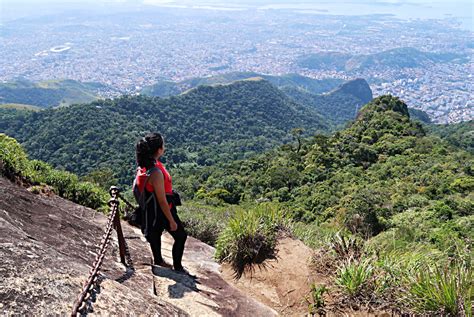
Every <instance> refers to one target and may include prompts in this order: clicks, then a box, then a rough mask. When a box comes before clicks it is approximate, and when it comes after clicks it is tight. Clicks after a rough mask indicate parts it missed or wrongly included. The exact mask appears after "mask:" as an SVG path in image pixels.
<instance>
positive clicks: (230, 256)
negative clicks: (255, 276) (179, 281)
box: [216, 203, 288, 278]
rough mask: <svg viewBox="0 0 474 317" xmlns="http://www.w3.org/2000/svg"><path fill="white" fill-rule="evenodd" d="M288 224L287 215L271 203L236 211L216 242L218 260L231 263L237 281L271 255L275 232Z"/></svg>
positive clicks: (274, 244)
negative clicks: (254, 265) (246, 271)
mask: <svg viewBox="0 0 474 317" xmlns="http://www.w3.org/2000/svg"><path fill="white" fill-rule="evenodd" d="M287 222H288V220H287V217H286V213H285V212H284V211H282V210H281V209H279V208H278V205H276V204H272V203H263V204H260V205H257V206H256V207H254V208H251V209H241V210H238V211H237V212H236V213H235V214H234V215H233V216H232V218H231V219H230V220H229V223H228V225H227V227H226V228H225V229H224V231H223V232H222V233H221V234H220V236H219V238H218V239H217V243H216V258H217V260H218V261H220V262H228V263H230V264H231V266H232V268H233V269H234V272H235V278H240V277H241V276H242V274H243V273H244V271H245V270H247V269H250V268H251V267H252V265H253V264H261V263H262V262H263V261H264V260H265V259H267V258H271V257H273V256H274V251H275V246H276V240H277V239H276V238H277V233H278V231H279V230H280V229H283V228H284V227H285V226H286V225H287Z"/></svg>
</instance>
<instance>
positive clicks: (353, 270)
mask: <svg viewBox="0 0 474 317" xmlns="http://www.w3.org/2000/svg"><path fill="white" fill-rule="evenodd" d="M373 271H374V268H373V266H372V264H371V263H370V261H369V260H367V259H364V260H354V259H349V260H347V261H345V262H343V264H342V265H341V266H340V267H339V269H338V270H337V273H336V276H337V278H336V285H339V286H340V287H341V288H342V289H343V291H344V292H345V293H347V294H348V295H349V296H351V297H354V296H357V295H360V293H361V292H362V291H366V290H368V287H367V284H368V283H369V280H370V278H371V277H372V275H373Z"/></svg>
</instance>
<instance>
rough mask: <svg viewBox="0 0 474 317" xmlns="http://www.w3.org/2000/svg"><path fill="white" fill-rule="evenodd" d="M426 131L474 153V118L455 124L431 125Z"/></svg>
mask: <svg viewBox="0 0 474 317" xmlns="http://www.w3.org/2000/svg"><path fill="white" fill-rule="evenodd" d="M428 131H430V132H432V133H433V134H436V135H439V136H440V137H441V138H443V139H446V140H447V141H448V142H450V143H452V144H454V145H456V146H459V147H462V148H464V149H466V150H467V151H469V152H471V153H473V154H474V120H471V121H467V122H460V123H455V124H445V125H442V124H440V125H431V126H429V127H428Z"/></svg>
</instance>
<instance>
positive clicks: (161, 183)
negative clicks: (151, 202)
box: [149, 171, 178, 231]
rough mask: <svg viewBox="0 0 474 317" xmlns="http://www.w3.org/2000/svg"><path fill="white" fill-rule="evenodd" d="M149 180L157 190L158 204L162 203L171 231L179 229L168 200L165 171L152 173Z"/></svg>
mask: <svg viewBox="0 0 474 317" xmlns="http://www.w3.org/2000/svg"><path fill="white" fill-rule="evenodd" d="M149 182H150V183H151V185H152V186H153V190H154V191H155V196H156V199H157V200H158V204H160V207H161V210H162V211H163V213H164V214H165V217H166V218H167V219H168V221H169V223H170V231H176V229H178V225H177V224H176V221H174V218H173V215H172V214H171V211H170V206H169V205H168V201H167V200H166V193H165V180H164V177H163V173H161V171H160V172H154V173H152V174H151V175H150V180H149Z"/></svg>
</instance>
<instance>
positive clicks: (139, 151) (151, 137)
mask: <svg viewBox="0 0 474 317" xmlns="http://www.w3.org/2000/svg"><path fill="white" fill-rule="evenodd" d="M162 147H163V137H162V136H161V134H159V133H148V134H147V135H145V137H143V138H141V139H139V140H138V141H137V144H136V145H135V154H136V156H137V164H138V166H140V167H144V168H146V169H149V168H152V167H153V166H155V158H154V157H153V155H154V154H155V153H156V151H158V149H161V148H162Z"/></svg>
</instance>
